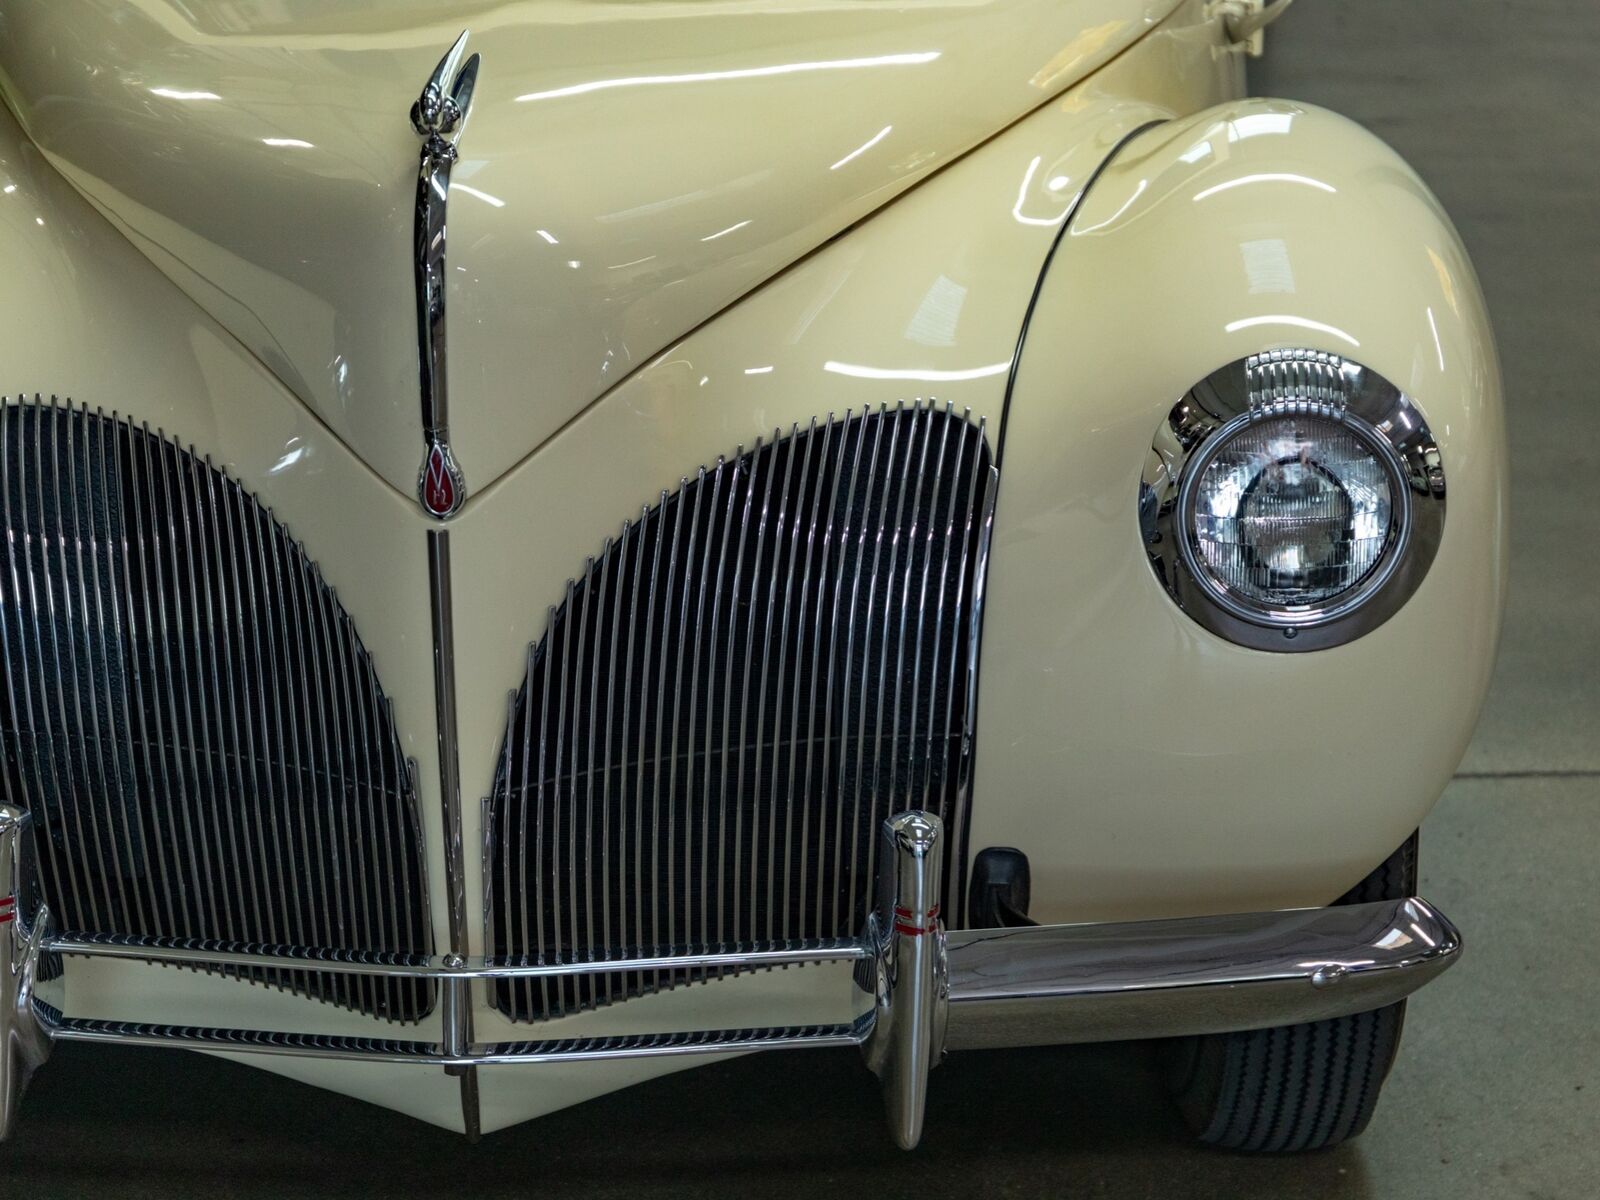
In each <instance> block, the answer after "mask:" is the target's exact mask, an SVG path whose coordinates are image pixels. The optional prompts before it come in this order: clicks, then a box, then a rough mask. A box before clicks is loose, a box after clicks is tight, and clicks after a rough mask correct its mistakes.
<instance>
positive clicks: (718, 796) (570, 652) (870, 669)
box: [485, 404, 995, 1020]
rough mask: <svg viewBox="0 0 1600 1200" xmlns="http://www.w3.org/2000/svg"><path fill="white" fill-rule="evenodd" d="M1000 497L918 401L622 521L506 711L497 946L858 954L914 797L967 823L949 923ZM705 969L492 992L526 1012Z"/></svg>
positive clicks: (499, 782)
mask: <svg viewBox="0 0 1600 1200" xmlns="http://www.w3.org/2000/svg"><path fill="white" fill-rule="evenodd" d="M994 479H995V475H994V472H993V469H992V467H991V465H990V450H989V447H988V445H987V442H986V440H985V431H984V426H983V424H982V422H977V423H974V422H972V421H971V420H969V419H968V417H967V416H966V414H963V413H955V412H953V411H952V410H950V409H949V408H943V409H937V408H931V407H927V406H924V405H921V404H915V405H910V406H906V405H901V406H899V407H897V408H895V409H893V410H889V409H880V410H878V411H877V412H875V413H870V414H866V415H848V414H847V415H846V416H845V417H844V418H842V419H836V418H835V417H833V416H832V415H830V416H829V417H828V418H827V420H826V421H825V422H822V421H812V422H810V423H809V425H808V426H807V427H805V428H801V427H799V426H795V427H794V428H792V429H791V430H790V431H789V433H788V434H787V435H784V434H782V433H781V432H780V433H779V434H777V435H775V437H774V439H773V440H772V441H771V442H765V443H764V442H761V441H758V442H757V443H756V445H755V448H754V449H753V450H752V451H750V452H748V453H746V452H745V451H744V450H743V449H742V448H741V449H740V450H739V451H738V452H737V453H736V455H735V456H734V457H733V458H732V459H730V460H718V462H717V463H716V464H715V465H714V466H712V467H711V468H709V469H704V468H703V469H701V470H699V471H697V472H696V473H695V475H694V477H693V478H692V479H688V478H686V479H684V480H682V481H681V482H680V485H679V487H678V489H677V490H676V491H675V492H673V493H665V492H663V493H662V495H661V498H660V501H659V503H658V504H657V505H656V506H655V507H653V508H646V509H645V510H644V512H643V513H642V514H641V515H640V516H639V518H638V520H637V521H630V522H627V523H625V524H624V525H623V527H622V532H621V534H620V535H619V536H618V537H617V538H615V539H611V540H607V541H606V542H605V544H604V545H603V546H602V547H601V550H600V553H599V556H598V557H597V558H595V559H591V560H588V561H587V562H586V564H585V566H584V570H583V572H582V574H581V575H580V576H579V577H577V578H576V579H574V580H573V581H571V582H570V583H569V584H568V585H567V589H566V594H565V597H564V599H563V602H562V603H561V605H560V606H559V607H557V608H556V609H552V610H551V611H550V612H549V614H548V622H547V625H546V632H545V634H544V636H543V637H542V638H541V639H540V640H539V641H538V642H537V643H535V644H534V645H533V646H532V647H530V649H529V653H528V656H527V660H526V663H525V666H524V669H523V672H522V681H521V686H520V688H519V689H518V691H517V692H515V693H514V694H513V696H512V700H511V707H510V709H509V711H508V713H507V719H506V725H505V743H504V746H503V749H502V754H501V759H500V764H499V768H498V771H497V774H496V778H495V784H494V789H493V791H492V792H491V794H490V796H489V799H488V808H487V812H486V820H485V830H486V837H487V859H486V871H485V887H486V893H487V905H488V910H489V912H488V917H489V947H490V950H491V952H492V953H494V954H500V955H507V956H512V957H524V956H526V957H529V958H533V959H536V960H538V961H542V962H567V961H574V960H577V959H587V958H605V957H614V956H616V955H619V954H625V953H628V954H631V953H635V952H639V953H670V952H671V950H672V948H673V947H676V946H682V945H686V944H690V943H704V944H712V945H723V946H735V945H748V944H752V943H756V942H774V943H781V942H787V941H792V940H796V939H809V938H838V937H848V936H852V935H854V934H856V933H858V932H859V930H860V928H861V926H862V924H863V923H864V921H865V917H866V912H867V908H868V905H869V903H870V896H869V895H868V894H867V893H868V892H869V891H870V888H871V880H872V878H873V874H872V872H873V868H874V863H875V858H876V851H877V842H878V839H877V836H876V830H877V826H878V824H879V823H880V822H881V821H882V820H883V818H884V817H886V816H887V815H889V814H890V813H891V812H893V811H897V810H899V809H902V808H908V807H919V806H920V807H926V808H929V809H932V810H933V811H935V812H938V813H939V814H940V815H941V816H943V817H944V818H945V820H946V823H947V825H948V827H949V828H950V829H951V830H952V833H953V836H952V837H951V838H950V839H949V840H948V845H947V853H948V855H949V859H950V869H948V870H947V872H946V879H947V881H948V882H947V889H946V897H945V900H944V904H945V911H946V913H947V916H948V918H949V919H950V920H951V922H952V923H953V924H959V921H960V916H961V909H962V906H961V904H960V901H959V898H960V896H961V892H962V889H963V886H964V880H963V878H962V874H963V868H964V865H965V834H966V830H965V814H966V811H967V805H966V798H965V791H964V789H965V788H966V784H967V776H968V770H967V768H968V762H969V759H970V752H971V745H970V733H971V717H972V713H971V707H972V699H973V693H972V688H971V680H972V678H974V675H973V671H974V663H973V661H972V656H973V654H974V652H975V643H974V640H973V637H972V632H973V624H974V619H975V618H974V613H973V609H972V599H973V597H974V595H975V589H976V588H977V586H978V585H979V582H980V581H979V580H978V579H977V578H976V575H977V573H978V571H979V569H980V564H981V561H982V558H983V555H982V553H981V543H982V542H983V540H984V539H985V538H986V537H987V529H988V515H987V514H988V511H989V508H988V506H989V505H990V504H991V503H992V500H993V489H994ZM913 610H915V611H913ZM708 973H709V972H708V971H706V970H704V969H701V970H696V971H663V970H655V971H646V972H635V973H622V974H619V973H602V974H600V975H597V976H571V977H562V978H558V979H554V980H545V979H541V980H539V982H538V986H535V985H534V982H533V981H532V980H525V979H524V980H509V981H497V982H496V983H495V984H494V985H493V987H492V989H491V996H492V998H493V1002H494V1003H495V1005H496V1007H498V1008H499V1009H501V1011H503V1012H505V1013H507V1014H508V1015H510V1016H511V1017H513V1018H514V1019H520V1020H531V1019H539V1018H542V1017H548V1016H557V1015H561V1014H563V1013H569V1012H573V1011H578V1010H581V1009H584V1008H589V1007H592V1006H594V1005H597V1004H604V1003H607V1002H609V1001H611V1000H615V999H618V998H626V997H628V996H632V995H638V994H641V993H643V992H648V991H652V990H657V989H659V988H662V987H667V986H672V985H674V984H678V983H683V982H688V981H690V980H693V979H702V978H705V977H706V976H707V974H708ZM602 980H604V982H602Z"/></svg>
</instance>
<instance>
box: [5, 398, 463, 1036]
mask: <svg viewBox="0 0 1600 1200" xmlns="http://www.w3.org/2000/svg"><path fill="white" fill-rule="evenodd" d="M0 418H3V419H0V518H3V522H4V530H5V547H4V558H3V561H0V645H3V647H4V652H5V662H6V681H5V687H4V691H3V695H0V744H3V749H4V770H3V772H0V783H3V787H4V792H3V796H4V799H5V802H6V803H9V804H15V805H18V806H20V807H22V808H25V809H27V810H28V811H29V812H31V813H32V814H33V817H34V820H35V829H36V831H37V833H36V836H37V838H38V841H39V867H40V877H41V887H42V892H43V899H44V900H45V902H46V903H48V904H49V906H50V909H51V911H52V913H53V914H54V915H55V919H56V921H57V923H58V924H59V925H61V926H62V927H64V928H67V929H74V930H82V931H86V932H92V933H111V934H133V935H142V936H157V937H179V938H215V939H221V940H225V941H240V942H259V943H267V944H276V945H302V946H318V947H325V948H331V949H345V950H356V951H360V950H387V951H409V952H417V953H429V952H431V947H432V938H431V933H430V930H429V923H428V913H427V900H426V889H425V887H424V880H423V858H422V842H421V837H420V834H419V827H418V823H417V812H416V801H415V796H414V793H413V789H412V784H411V778H410V771H409V767H408V764H407V763H406V761H405V760H404V758H403V757H402V754H401V749H400V743H399V740H398V738H397V737H396V735H395V731H394V721H393V716H392V713H391V710H390V705H389V702H388V700H387V699H386V698H385V697H384V694H383V691H382V689H381V688H380V687H379V685H378V680H377V676H376V674H375V673H374V671H373V666H372V661H371V659H370V658H369V657H368V655H367V652H366V650H365V649H364V648H363V647H362V645H361V642H360V639H359V638H358V637H357V636H356V632H355V629H354V626H353V625H352V623H351V620H350V617H349V615H348V614H347V613H346V612H345V611H344V609H343V608H342V607H341V606H340V605H339V602H338V598H337V596H336V595H335V594H334V592H333V591H332V589H331V588H329V587H328V586H327V585H326V583H324V581H323V579H322V575H321V572H320V571H319V570H318V568H317V567H316V566H315V565H314V564H312V563H311V562H310V561H309V560H308V559H307V558H306V556H305V553H304V551H303V550H302V549H301V548H300V546H299V545H298V544H297V543H296V542H294V541H293V540H292V539H291V538H290V537H289V535H288V533H287V532H286V531H285V530H284V528H283V527H282V526H281V525H279V524H278V523H277V522H276V521H275V520H274V519H273V517H272V515H271V513H269V512H268V511H267V510H265V509H263V508H262V507H261V506H260V505H259V504H258V503H257V502H256V501H255V500H254V499H252V498H251V497H250V496H249V495H247V494H246V493H245V491H244V490H243V489H242V488H241V487H240V486H239V485H238V484H237V483H235V482H234V481H233V480H231V479H229V478H228V477H227V476H226V475H225V474H224V473H223V472H222V471H220V470H218V469H217V468H215V467H213V466H212V465H211V464H210V462H209V460H204V461H203V460H201V459H200V458H198V457H197V456H196V455H195V453H194V451H193V450H192V449H191V450H188V451H185V450H183V449H182V448H180V447H179V446H178V445H177V444H176V443H175V442H173V441H170V440H168V439H166V438H165V437H162V436H159V435H157V434H152V433H151V432H150V431H149V429H148V428H147V427H146V428H137V427H135V426H133V425H132V424H130V423H129V422H128V421H125V420H119V419H117V418H115V417H110V418H108V417H106V416H104V415H103V414H95V413H90V412H88V411H87V410H85V409H82V408H76V407H73V406H71V405H59V404H57V403H56V402H55V401H54V400H52V401H51V402H50V403H49V404H44V403H41V402H39V401H38V398H37V397H35V401H34V402H33V403H26V402H24V401H22V400H19V401H18V402H17V403H15V404H7V405H6V406H5V407H4V410H3V414H0ZM229 973H236V972H232V971H230V972H229ZM237 973H239V974H243V975H245V976H246V977H248V978H250V979H253V980H256V981H258V982H264V983H269V984H273V985H276V986H279V987H283V988H286V989H290V990H294V991H299V992H303V993H305V994H308V995H312V996H315V997H317V998H319V999H322V1000H327V1001H330V1002H333V1003H336V1004H339V1005H342V1006H345V1007H349V1008H353V1009H357V1010H359V1011H363V1012H367V1013H371V1014H373V1015H377V1016H382V1017H386V1018H389V1019H393V1020H402V1021H411V1020H416V1019H419V1018H420V1017H422V1016H423V1015H425V1014H426V1013H427V1012H428V1011H429V1010H430V1009H431V1007H432V1004H433V988H432V985H431V984H427V983H425V982H423V981H418V980H399V979H397V980H388V979H380V978H351V977H344V976H331V975H327V976H324V975H313V974H307V973H303V972H297V973H293V974H281V973H274V972H271V971H249V972H237Z"/></svg>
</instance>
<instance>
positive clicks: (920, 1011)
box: [861, 812, 950, 1150]
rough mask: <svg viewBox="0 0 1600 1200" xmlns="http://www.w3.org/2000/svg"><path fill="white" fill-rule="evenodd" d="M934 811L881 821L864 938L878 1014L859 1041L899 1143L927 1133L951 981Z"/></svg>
mask: <svg viewBox="0 0 1600 1200" xmlns="http://www.w3.org/2000/svg"><path fill="white" fill-rule="evenodd" d="M943 833H944V823H943V822H942V821H940V820H939V818H938V817H936V816H934V815H933V814H932V813H924V812H907V813H899V814H897V815H895V816H893V817H891V818H890V819H889V820H887V821H885V822H884V823H883V859H882V863H883V869H882V871H881V872H880V873H879V875H878V907H877V910H876V911H875V912H874V913H873V915H872V918H871V923H870V925H869V926H868V932H867V937H868V939H869V940H870V941H871V942H872V943H873V946H874V949H875V951H876V954H875V957H874V961H873V963H872V967H873V972H872V985H873V1016H874V1019H873V1021H872V1024H871V1026H870V1027H869V1029H868V1034H867V1037H866V1040H865V1041H864V1042H863V1044H862V1047H861V1052H862V1055H863V1056H864V1057H865V1058H866V1060H867V1066H868V1067H870V1068H871V1069H872V1073H873V1074H874V1075H876V1076H877V1077H878V1079H879V1080H880V1081H881V1082H882V1084H883V1099H884V1104H885V1106H886V1107H887V1109H888V1112H889V1131H890V1133H891V1134H892V1135H893V1136H894V1140H895V1143H896V1144H897V1145H898V1146H899V1147H900V1148H901V1149H902V1150H910V1149H913V1148H914V1147H915V1146H916V1144H917V1143H918V1142H919V1141H921V1140H922V1121H923V1115H924V1113H925V1112H926V1111H927V1104H928V1073H929V1072H930V1071H932V1070H933V1068H934V1067H936V1066H938V1065H939V1061H940V1059H942V1058H943V1057H944V1043H945V1027H946V1023H947V1020H948V1017H949V1002H950V980H949V974H948V970H947V963H946V957H945V932H944V923H943V922H942V921H940V920H939V882H940V880H939V875H940V869H941V867H942V866H943V859H942V856H941V855H940V853H939V839H940V837H941V835H942V834H943Z"/></svg>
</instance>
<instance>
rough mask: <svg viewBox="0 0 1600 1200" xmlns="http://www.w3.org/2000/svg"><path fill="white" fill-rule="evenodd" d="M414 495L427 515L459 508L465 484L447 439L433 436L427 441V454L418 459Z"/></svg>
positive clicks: (440, 514)
mask: <svg viewBox="0 0 1600 1200" xmlns="http://www.w3.org/2000/svg"><path fill="white" fill-rule="evenodd" d="M417 498H418V499H420V500H421V501H422V507H423V508H424V509H426V510H427V512H428V514H429V515H430V516H434V517H438V518H439V519H440V520H444V519H445V518H446V517H453V516H455V515H456V513H457V512H459V511H460V510H461V505H462V503H463V502H464V501H465V500H466V498H467V488H466V483H465V481H464V480H463V479H462V478H461V469H460V468H459V467H457V466H456V460H455V458H454V456H453V455H451V453H450V446H449V444H448V443H446V442H443V441H440V440H437V439H435V440H433V441H430V442H429V443H428V456H427V457H426V458H424V459H423V460H422V475H421V477H420V478H419V479H418V480H417Z"/></svg>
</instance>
